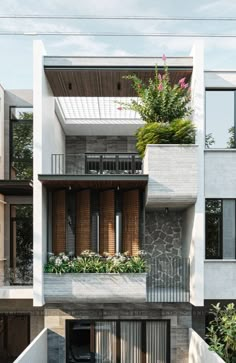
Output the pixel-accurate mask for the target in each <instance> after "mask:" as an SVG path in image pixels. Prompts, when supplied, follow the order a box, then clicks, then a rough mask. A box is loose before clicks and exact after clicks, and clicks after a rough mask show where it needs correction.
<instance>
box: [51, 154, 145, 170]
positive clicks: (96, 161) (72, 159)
mask: <svg viewBox="0 0 236 363" xmlns="http://www.w3.org/2000/svg"><path fill="white" fill-rule="evenodd" d="M51 158H52V159H51V170H52V174H53V175H60V174H62V175H64V174H68V175H84V174H89V175H113V174H114V175H139V174H142V159H141V158H140V157H139V156H138V154H134V153H132V154H130V153H119V154H118V153H104V154H101V153H85V154H67V155H66V156H65V155H64V154H52V157H51Z"/></svg>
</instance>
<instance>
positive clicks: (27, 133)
mask: <svg viewBox="0 0 236 363" xmlns="http://www.w3.org/2000/svg"><path fill="white" fill-rule="evenodd" d="M32 176H33V111H32V108H23V107H22V108H20V107H10V178H11V179H17V180H31V179H32Z"/></svg>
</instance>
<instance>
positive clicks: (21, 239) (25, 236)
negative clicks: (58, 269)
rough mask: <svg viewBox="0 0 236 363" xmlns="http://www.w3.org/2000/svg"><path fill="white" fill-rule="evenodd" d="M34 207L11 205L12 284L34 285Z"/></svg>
mask: <svg viewBox="0 0 236 363" xmlns="http://www.w3.org/2000/svg"><path fill="white" fill-rule="evenodd" d="M32 251H33V207H32V205H31V204H29V205H22V204H19V205H11V245H10V283H11V284H12V285H32V278H33V252H32Z"/></svg>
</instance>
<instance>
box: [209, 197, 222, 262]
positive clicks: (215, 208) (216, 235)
mask: <svg viewBox="0 0 236 363" xmlns="http://www.w3.org/2000/svg"><path fill="white" fill-rule="evenodd" d="M206 258H213V259H214V258H215V259H217V258H222V201H221V200H218V199H214V200H207V201H206Z"/></svg>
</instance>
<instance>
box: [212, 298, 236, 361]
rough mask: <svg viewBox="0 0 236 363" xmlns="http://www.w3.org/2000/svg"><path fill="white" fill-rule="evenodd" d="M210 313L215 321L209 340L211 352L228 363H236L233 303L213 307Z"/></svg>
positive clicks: (235, 325)
mask: <svg viewBox="0 0 236 363" xmlns="http://www.w3.org/2000/svg"><path fill="white" fill-rule="evenodd" d="M210 313H211V314H212V315H213V316H214V319H213V320H212V321H211V322H210V326H209V328H208V333H207V335H206V336H207V339H208V341H209V346H210V348H209V349H210V350H212V351H214V352H216V353H217V354H218V355H219V356H220V357H221V358H222V359H224V360H225V362H227V363H235V362H236V310H235V306H234V304H233V303H231V304H228V305H227V306H224V307H221V306H220V303H218V304H216V305H212V309H211V310H210Z"/></svg>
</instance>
